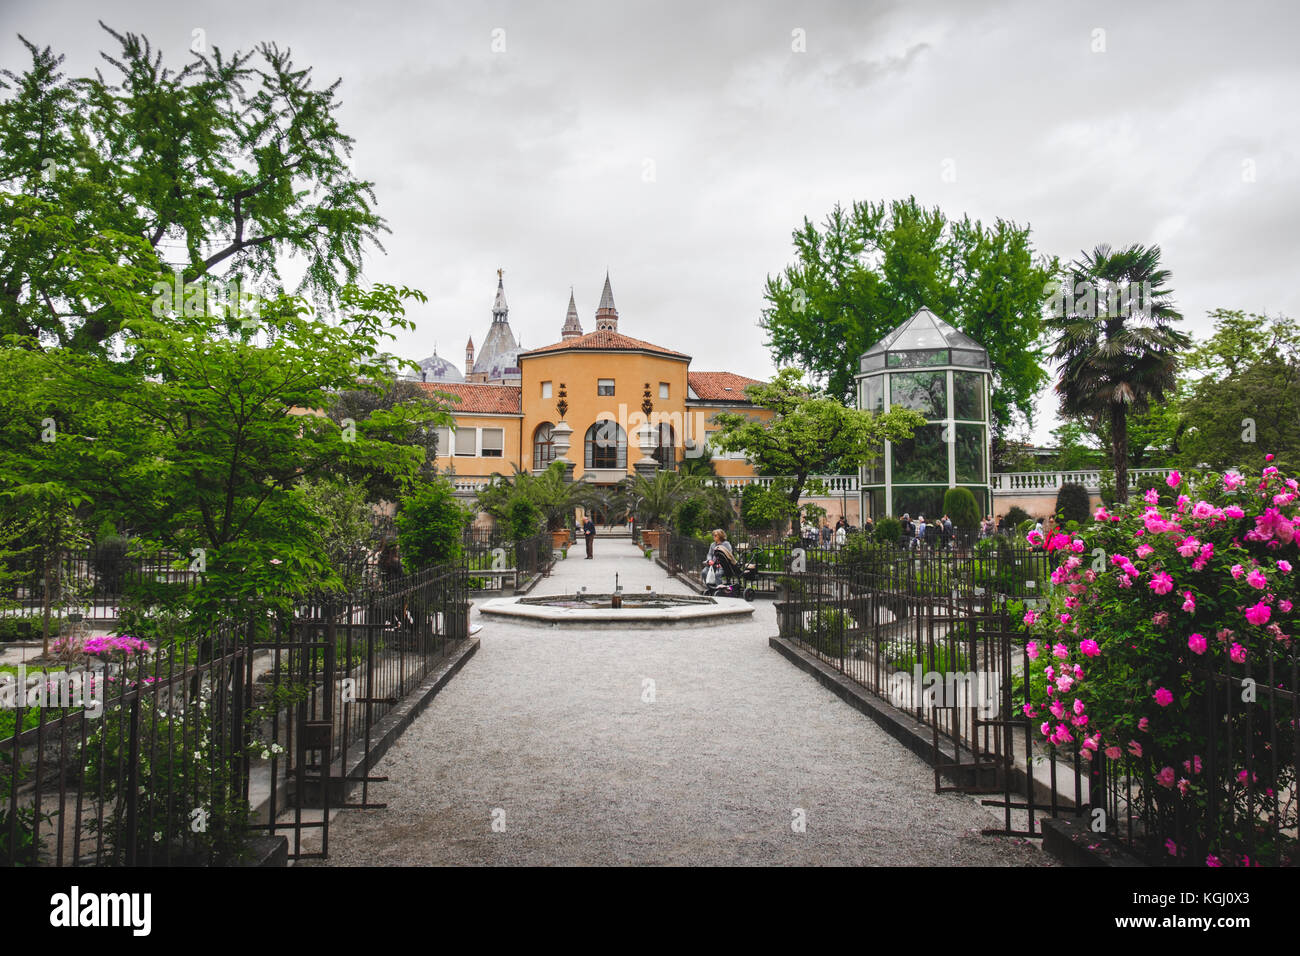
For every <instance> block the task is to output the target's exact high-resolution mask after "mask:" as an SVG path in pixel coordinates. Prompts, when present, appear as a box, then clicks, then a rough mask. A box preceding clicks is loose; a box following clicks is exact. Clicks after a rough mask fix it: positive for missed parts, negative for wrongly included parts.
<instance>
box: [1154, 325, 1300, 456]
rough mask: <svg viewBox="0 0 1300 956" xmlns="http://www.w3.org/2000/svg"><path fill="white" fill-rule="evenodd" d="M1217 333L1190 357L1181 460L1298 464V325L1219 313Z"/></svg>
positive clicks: (1182, 409) (1181, 410) (1181, 423)
mask: <svg viewBox="0 0 1300 956" xmlns="http://www.w3.org/2000/svg"><path fill="white" fill-rule="evenodd" d="M1210 315H1211V317H1212V318H1213V319H1214V320H1215V324H1214V334H1213V335H1212V336H1210V338H1209V339H1208V340H1206V341H1205V342H1204V343H1202V344H1200V345H1199V346H1197V347H1196V348H1195V349H1194V350H1192V352H1190V353H1189V355H1188V356H1187V368H1188V373H1189V374H1188V376H1187V379H1186V381H1185V382H1184V384H1183V388H1182V397H1181V401H1180V402H1179V403H1178V407H1177V412H1178V423H1179V426H1180V428H1181V429H1182V431H1181V435H1180V437H1179V441H1178V448H1177V450H1178V452H1179V454H1178V460H1179V462H1180V463H1182V464H1183V465H1184V466H1187V467H1197V466H1200V465H1207V466H1209V467H1211V468H1215V469H1225V468H1232V467H1236V468H1251V469H1258V468H1262V467H1263V466H1264V456H1265V455H1268V454H1272V455H1274V456H1275V457H1274V461H1273V464H1275V465H1280V466H1284V467H1288V468H1295V467H1297V466H1300V402H1297V401H1296V399H1295V396H1297V395H1300V326H1298V325H1297V323H1296V322H1295V321H1294V320H1292V319H1290V318H1287V317H1285V316H1277V317H1274V318H1270V317H1269V316H1267V315H1256V314H1253V313H1244V312H1238V311H1228V310H1223V309H1219V310H1215V311H1214V312H1211V313H1210Z"/></svg>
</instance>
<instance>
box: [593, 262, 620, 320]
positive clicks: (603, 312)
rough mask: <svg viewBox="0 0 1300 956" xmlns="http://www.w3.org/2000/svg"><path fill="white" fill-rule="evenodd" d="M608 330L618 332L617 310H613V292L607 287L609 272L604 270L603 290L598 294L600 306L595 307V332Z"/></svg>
mask: <svg viewBox="0 0 1300 956" xmlns="http://www.w3.org/2000/svg"><path fill="white" fill-rule="evenodd" d="M601 329H608V330H609V331H610V332H617V331H618V309H616V308H614V290H613V289H611V288H610V285H609V270H608V269H606V270H605V288H604V291H602V292H601V293H600V305H599V306H597V307H596V331H597V332H599V331H600V330H601Z"/></svg>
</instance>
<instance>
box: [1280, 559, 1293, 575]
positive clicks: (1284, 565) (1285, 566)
mask: <svg viewBox="0 0 1300 956" xmlns="http://www.w3.org/2000/svg"><path fill="white" fill-rule="evenodd" d="M1277 569H1278V570H1279V571H1281V572H1282V573H1283V574H1290V573H1291V562H1290V561H1287V560H1282V561H1279V562H1278V563H1277Z"/></svg>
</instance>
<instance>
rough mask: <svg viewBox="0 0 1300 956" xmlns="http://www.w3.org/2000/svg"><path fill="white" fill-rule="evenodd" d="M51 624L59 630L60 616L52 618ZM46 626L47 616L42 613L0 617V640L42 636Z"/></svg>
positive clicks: (27, 638)
mask: <svg viewBox="0 0 1300 956" xmlns="http://www.w3.org/2000/svg"><path fill="white" fill-rule="evenodd" d="M24 625H26V626H24ZM50 625H51V627H53V628H54V629H56V630H57V629H58V626H59V622H58V618H51V621H50ZM44 627H45V618H44V617H43V616H42V615H40V614H15V615H12V616H9V617H0V641H16V640H18V639H20V638H22V639H23V640H30V639H34V638H38V637H40V636H41V633H42V631H43V629H44Z"/></svg>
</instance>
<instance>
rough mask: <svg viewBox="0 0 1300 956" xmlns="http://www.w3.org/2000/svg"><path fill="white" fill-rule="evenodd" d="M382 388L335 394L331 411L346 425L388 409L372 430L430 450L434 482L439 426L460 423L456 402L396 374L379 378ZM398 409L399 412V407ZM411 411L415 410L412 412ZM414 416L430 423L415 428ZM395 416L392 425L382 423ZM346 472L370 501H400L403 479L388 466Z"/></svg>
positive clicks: (426, 472)
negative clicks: (454, 408) (456, 420)
mask: <svg viewBox="0 0 1300 956" xmlns="http://www.w3.org/2000/svg"><path fill="white" fill-rule="evenodd" d="M377 384H378V386H379V387H374V386H372V387H370V388H350V389H347V390H346V391H342V392H340V393H338V395H336V396H334V398H333V401H332V402H331V403H330V405H329V406H328V409H327V414H328V415H329V417H330V419H331V420H332V421H334V422H335V423H336V424H337V425H338V426H339V427H340V428H343V427H345V423H346V422H347V421H349V420H351V421H352V422H362V421H368V420H369V419H370V417H371V416H372V415H374V414H375V413H376V412H380V413H385V414H384V415H383V416H381V419H377V420H376V422H375V423H374V424H375V425H376V427H374V428H372V430H371V435H372V436H373V437H375V438H380V439H383V440H384V441H389V442H393V443H394V444H404V445H410V446H412V447H414V448H419V449H421V450H422V451H423V452H424V460H423V462H422V463H421V465H420V479H421V480H423V481H428V480H429V479H431V478H433V476H434V475H435V474H437V461H436V459H437V455H438V438H437V429H436V427H435V426H438V425H443V426H450V425H452V424H453V423H454V418H453V416H452V413H451V410H450V405H449V404H448V403H447V402H446V401H442V400H440V399H439V398H438V397H437V396H436V395H435V394H432V393H430V392H429V391H427V390H426V389H424V388H421V387H420V386H419V385H417V384H416V383H414V382H405V381H402V380H400V379H392V380H389V381H386V382H379V383H377ZM395 410H396V411H395ZM408 413H409V414H408ZM411 415H413V416H415V417H416V418H418V419H419V420H420V421H422V422H424V424H422V425H420V426H418V427H412V424H411V421H412V419H411V417H410V416H411ZM383 418H391V420H392V421H393V422H394V424H393V426H392V427H385V426H383V425H382V424H381V422H382V419H383ZM339 473H340V474H341V475H342V476H344V477H346V478H347V479H348V480H349V481H351V482H354V483H356V484H359V485H361V486H362V487H363V488H364V490H365V495H366V498H367V500H369V501H372V502H377V501H395V500H396V499H397V496H398V493H399V490H400V488H399V485H400V482H399V480H398V479H396V478H394V476H393V475H391V474H389V473H388V472H387V471H385V470H384V469H383V468H374V467H368V468H362V467H356V468H349V467H347V466H345V465H344V466H340V472H339Z"/></svg>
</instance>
